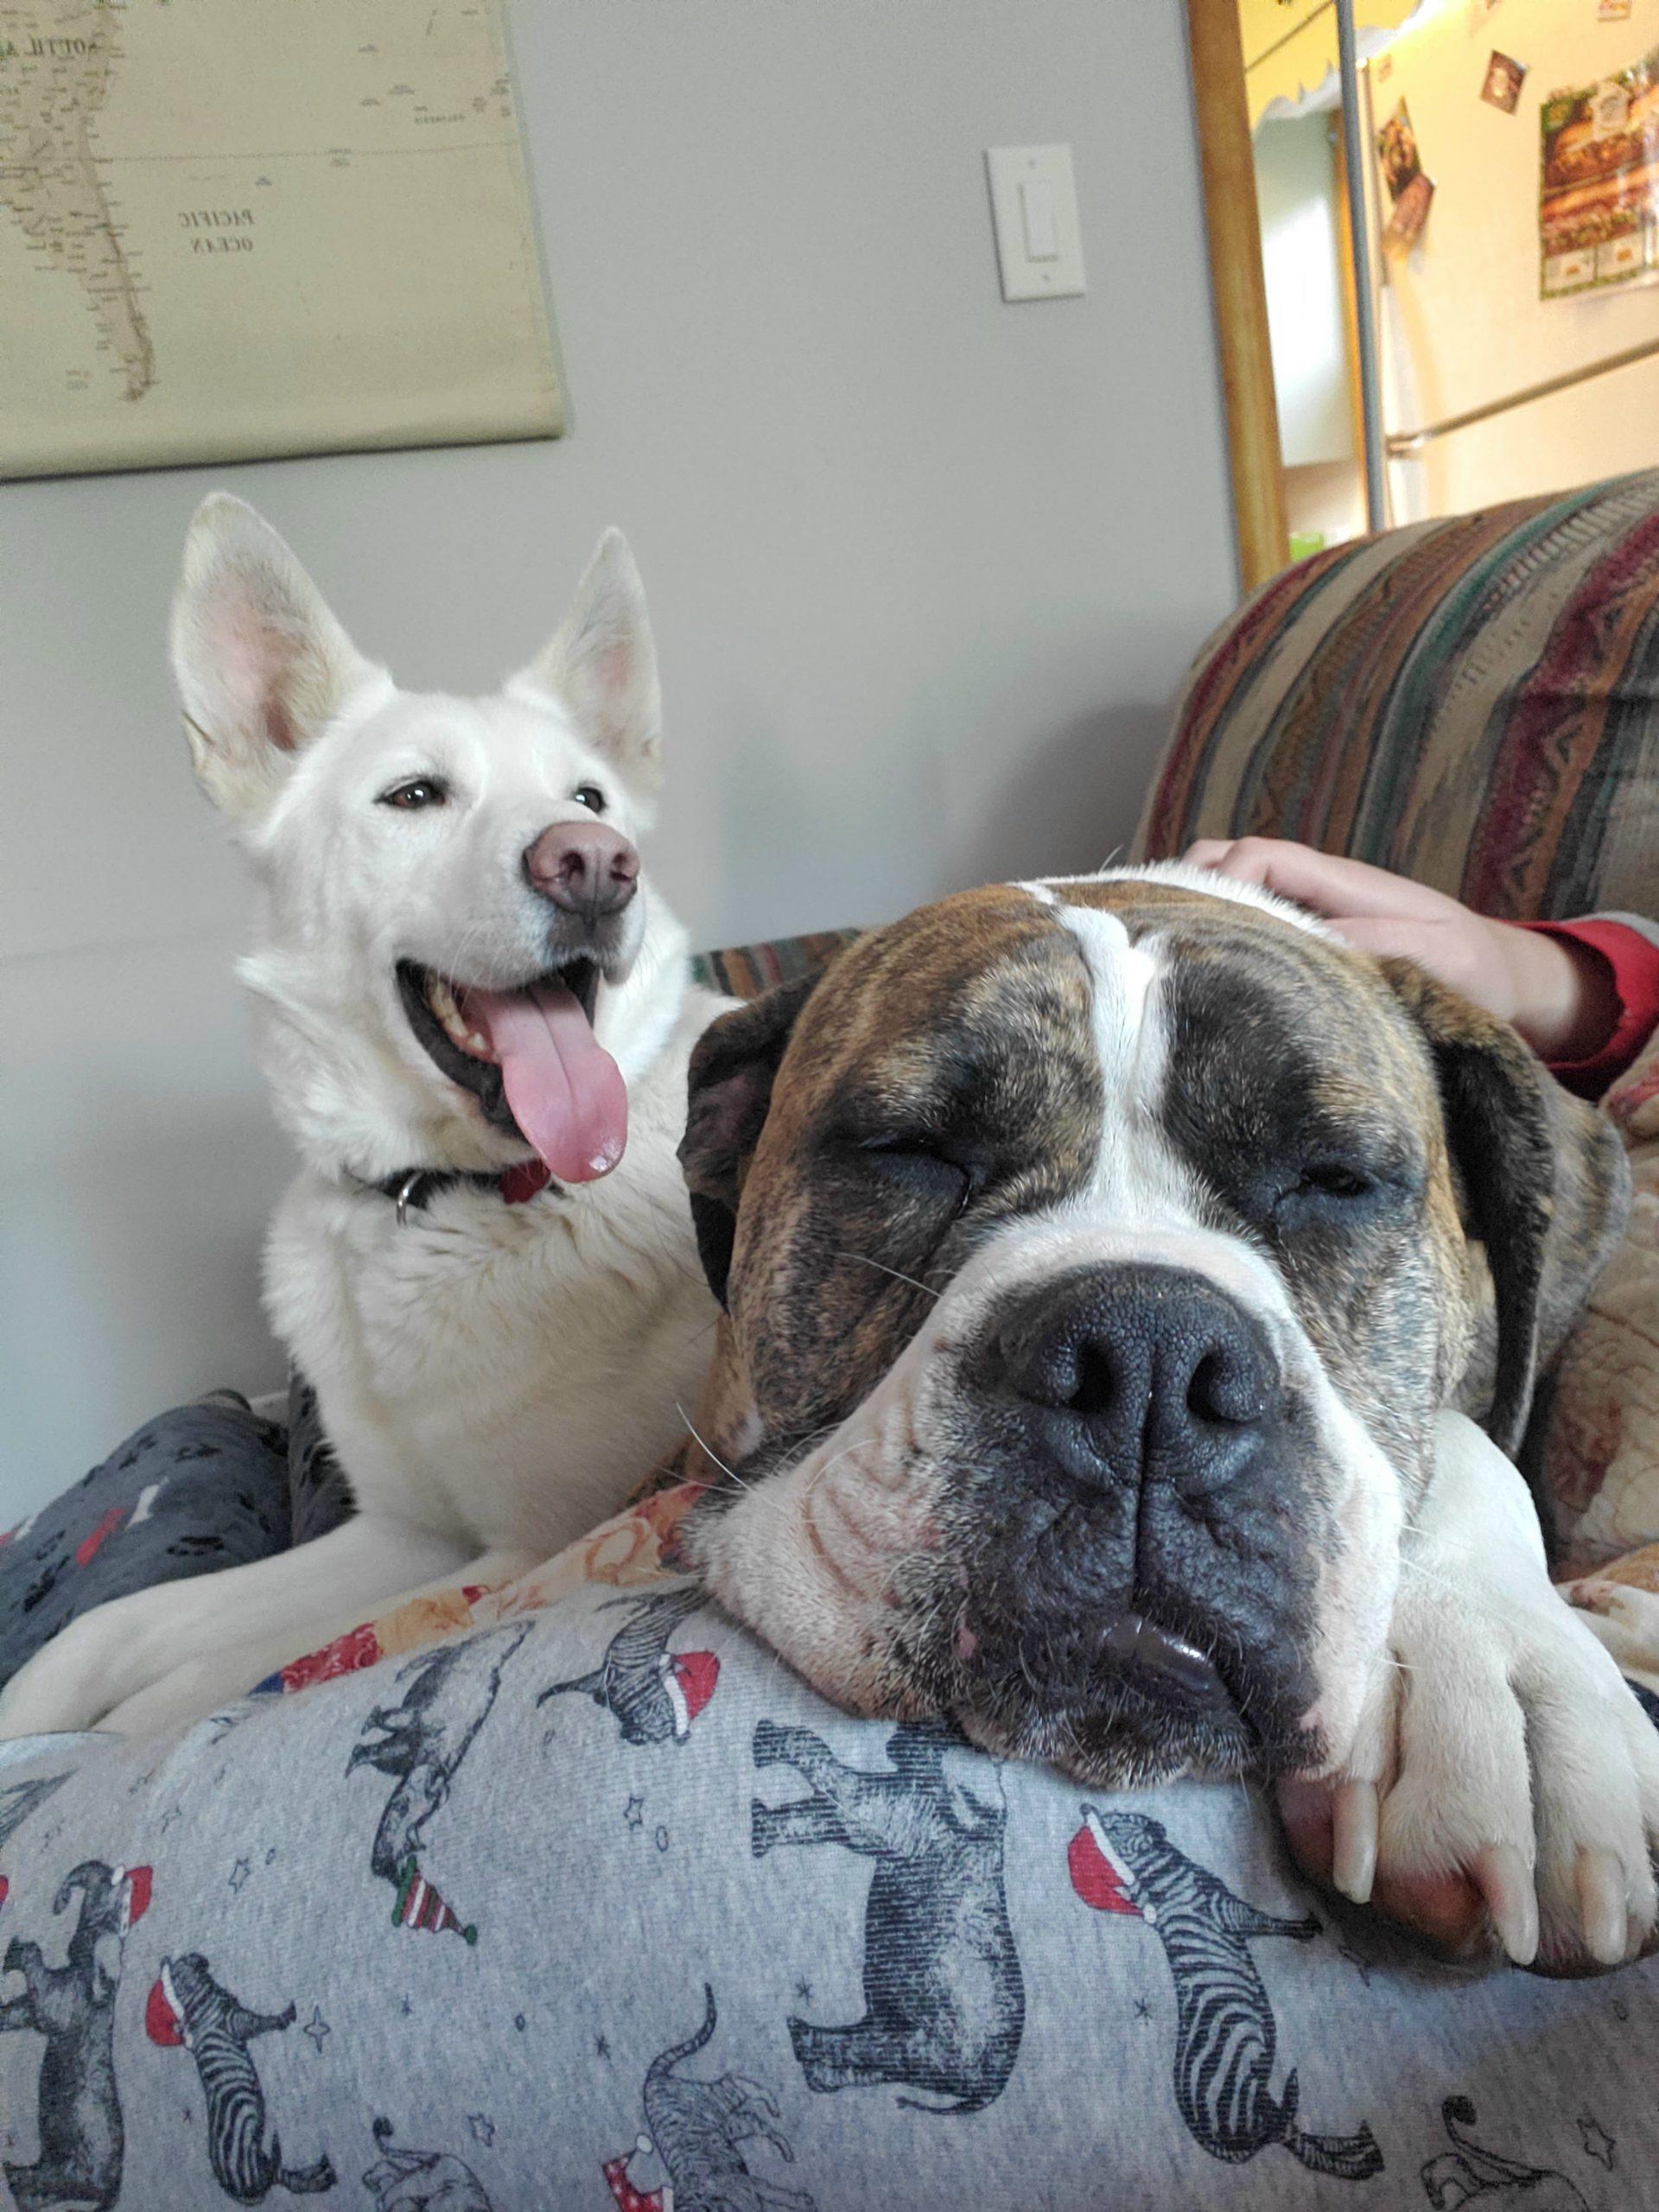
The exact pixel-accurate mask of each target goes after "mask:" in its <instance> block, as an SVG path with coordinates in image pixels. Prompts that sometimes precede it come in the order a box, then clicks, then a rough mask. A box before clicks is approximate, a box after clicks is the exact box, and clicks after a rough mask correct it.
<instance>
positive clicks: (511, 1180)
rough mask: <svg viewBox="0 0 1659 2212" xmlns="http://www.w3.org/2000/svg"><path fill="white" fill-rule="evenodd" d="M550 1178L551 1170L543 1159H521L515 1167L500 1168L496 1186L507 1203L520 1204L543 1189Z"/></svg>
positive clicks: (551, 1175) (551, 1176)
mask: <svg viewBox="0 0 1659 2212" xmlns="http://www.w3.org/2000/svg"><path fill="white" fill-rule="evenodd" d="M552 1180H553V1170H552V1169H551V1168H550V1166H548V1164H547V1162H546V1161H545V1160H520V1161H519V1162H518V1166H516V1167H506V1168H504V1169H503V1170H502V1172H501V1177H500V1180H499V1183H498V1184H497V1185H496V1187H497V1189H498V1190H499V1192H500V1193H501V1196H502V1197H503V1198H504V1199H505V1201H506V1203H507V1205H510V1206H521V1205H524V1201H525V1199H526V1198H534V1197H535V1195H536V1193H537V1191H544V1190H545V1189H546V1188H547V1186H548V1185H549V1184H550V1182H551V1181H552Z"/></svg>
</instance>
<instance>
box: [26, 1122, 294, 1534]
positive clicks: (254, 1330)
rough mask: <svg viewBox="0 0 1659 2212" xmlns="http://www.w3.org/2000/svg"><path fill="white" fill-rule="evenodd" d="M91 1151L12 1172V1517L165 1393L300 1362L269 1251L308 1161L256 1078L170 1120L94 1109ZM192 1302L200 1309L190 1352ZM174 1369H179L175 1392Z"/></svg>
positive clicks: (246, 1384)
mask: <svg viewBox="0 0 1659 2212" xmlns="http://www.w3.org/2000/svg"><path fill="white" fill-rule="evenodd" d="M64 1156H65V1157H66V1158H69V1157H73V1156H75V1155H74V1154H72V1153H71V1152H70V1151H69V1149H68V1148H67V1147H66V1152H65V1155H64ZM79 1157H80V1158H81V1159H82V1160H84V1161H86V1162H95V1163H96V1165H95V1168H93V1169H91V1170H90V1171H89V1172H87V1173H83V1174H81V1175H79V1177H76V1178H73V1179H69V1178H66V1177H65V1176H64V1175H63V1174H62V1173H54V1172H52V1171H51V1170H50V1169H49V1168H48V1170H47V1171H46V1172H41V1166H40V1165H39V1164H38V1163H36V1164H35V1166H34V1167H32V1168H31V1169H29V1170H28V1171H27V1172H22V1173H15V1174H12V1175H10V1176H8V1177H7V1178H5V1179H4V1181H3V1183H0V1215H3V1217H4V1219H5V1222H6V1224H7V1235H6V1240H5V1241H6V1245H7V1248H8V1250H7V1254H6V1257H5V1261H4V1263H3V1265H0V1306H3V1307H4V1309H5V1311H6V1314H7V1317H8V1318H7V1324H6V1341H5V1344H4V1345H3V1347H0V1376H3V1378H4V1382H3V1388H0V1398H3V1402H4V1403H5V1405H6V1409H7V1411H6V1435H5V1439H4V1451H3V1456H0V1528H4V1527H7V1526H9V1525H10V1522H12V1521H14V1520H15V1519H16V1518H18V1517H19V1516H20V1515H21V1514H22V1513H24V1512H27V1511H30V1510H33V1508H34V1507H35V1505H37V1504H40V1503H42V1502H43V1501H44V1500H45V1499H46V1498H48V1497H52V1496H54V1495H55V1494H56V1493H57V1492H58V1491H60V1490H62V1489H64V1488H65V1487H66V1486H67V1484H69V1483H71V1482H73V1480H75V1479H76V1478H78V1477H79V1475H80V1474H82V1473H83V1472H84V1471H85V1470H86V1467H87V1466H89V1465H92V1464H93V1463H94V1462H95V1461H96V1460H97V1459H99V1457H100V1456H101V1455H102V1454H103V1453H104V1452H106V1451H108V1450H109V1449H110V1447H111V1446H112V1445H114V1444H115V1443H117V1442H118V1440H119V1439H120V1438H121V1437H123V1436H124V1435H125V1434H126V1433H127V1432H128V1430H129V1429H130V1428H131V1427H134V1426H135V1425H136V1423H137V1422H138V1421H143V1420H144V1419H146V1418H147V1417H148V1416H149V1415H150V1414H156V1413H159V1412H160V1411H161V1410H162V1404H163V1402H166V1401H169V1400H170V1401H171V1402H182V1401H184V1400H186V1399H188V1398H190V1397H193V1396H194V1395H198V1394H199V1393H200V1392H201V1391H203V1390H207V1389H213V1388H214V1387H215V1386H217V1385H219V1384H226V1383H228V1384H229V1385H230V1386H231V1387H232V1388H233V1389H239V1390H242V1391H245V1392H246V1393H248V1394H249V1395H257V1393H258V1392H260V1391H262V1390H268V1389H275V1388H276V1387H277V1385H278V1383H280V1382H281V1380H282V1378H283V1368H284V1363H283V1357H282V1354H281V1352H280V1351H279V1350H278V1349H277V1344H276V1343H275V1341H274V1340H273V1338H271V1336H270V1332H269V1331H268V1329H267V1328H266V1326H265V1323H264V1316H263V1314H262V1313H261V1310H260V1305H259V1272H260V1269H259V1255H260V1248H261V1245H262V1243H263V1241H264V1230H265V1224H266V1221H267V1218H268V1217H269V1215H270V1211H271V1208H272V1207H273V1205H275V1203H276V1201H277V1197H278V1196H279V1195H280V1193H281V1191H282V1189H283V1185H284V1183H285V1182H286V1181H287V1179H288V1177H289V1174H290V1173H292V1168H293V1160H292V1155H291V1154H290V1152H289V1147H288V1146H287V1144H286V1142H285V1141H284V1140H283V1137H282V1136H281V1135H280V1134H279V1132H278V1131H277V1129H276V1128H275V1127H274V1125H273V1123H272V1122H271V1119H270V1110H269V1109H268V1108H267V1106H266V1104H265V1102H264V1096H263V1093H262V1090H260V1088H259V1087H258V1086H257V1083H256V1082H255V1081H250V1083H249V1086H248V1090H247V1094H246V1096H245V1098H244V1099H216V1100H200V1099H198V1100H196V1101H194V1102H193V1103H191V1104H190V1105H189V1107H188V1110H187V1111H181V1112H179V1113H177V1114H175V1116H172V1117H171V1119H170V1120H169V1121H168V1122H166V1124H165V1126H163V1125H162V1117H161V1116H158V1115H157V1114H156V1111H155V1110H154V1109H153V1107H152V1106H151V1105H150V1103H149V1102H148V1101H146V1102H143V1103H142V1104H139V1105H138V1106H137V1110H134V1111H132V1112H131V1113H130V1114H129V1115H127V1116H123V1115H122V1114H120V1113H112V1112H106V1113H101V1114H99V1115H97V1116H95V1117H89V1126H88V1129H87V1133H86V1149H85V1150H84V1151H82V1152H81V1153H80V1154H79ZM111 1192H119V1193H120V1199H119V1203H118V1204H111V1203H110V1202H109V1194H110V1193H111ZM181 1313H186V1314H188V1315H189V1316H191V1317H192V1319H193V1321H194V1324H195V1325H194V1327H193V1328H192V1330H191V1332H190V1342H189V1348H188V1353H187V1356H186V1357H184V1358H183V1359H182V1360H181V1357H180V1343H179V1333H180V1332H179V1319H180V1315H181ZM160 1375H168V1376H171V1377H172V1378H173V1380H172V1382H171V1383H170V1385H169V1388H168V1390H166V1391H164V1392H162V1393H160V1394H159V1395H158V1392H157V1387H156V1376H160ZM66 1408H72V1409H73V1410H72V1411H71V1412H70V1413H69V1414H68V1415H67V1417H66V1410H65V1409H66Z"/></svg>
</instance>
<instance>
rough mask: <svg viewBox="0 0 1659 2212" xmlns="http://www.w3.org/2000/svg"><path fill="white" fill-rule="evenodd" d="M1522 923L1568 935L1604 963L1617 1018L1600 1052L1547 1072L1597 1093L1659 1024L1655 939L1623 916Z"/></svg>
mask: <svg viewBox="0 0 1659 2212" xmlns="http://www.w3.org/2000/svg"><path fill="white" fill-rule="evenodd" d="M1521 926H1522V928H1524V929H1535V930H1538V931H1541V932H1542V933H1543V935H1545V936H1546V937H1555V938H1570V939H1571V940H1572V942H1573V944H1582V945H1586V946H1587V947H1588V948H1589V950H1591V951H1592V952H1593V953H1595V954H1597V955H1598V956H1599V958H1600V959H1601V960H1603V961H1604V962H1605V963H1606V967H1607V970H1608V973H1609V975H1610V976H1611V978H1612V985H1613V990H1614V993H1615V995H1616V996H1617V997H1618V1020H1616V1021H1615V1022H1614V1024H1613V1028H1612V1033H1611V1036H1610V1037H1609V1038H1608V1039H1607V1041H1606V1043H1605V1045H1603V1046H1602V1047H1601V1050H1600V1051H1599V1052H1595V1053H1593V1054H1592V1056H1591V1057H1590V1058H1588V1059H1587V1060H1562V1061H1558V1062H1554V1063H1552V1065H1551V1067H1550V1073H1551V1074H1552V1075H1553V1076H1554V1077H1555V1078H1556V1080H1557V1081H1558V1082H1560V1083H1564V1084H1566V1085H1567V1089H1568V1090H1571V1091H1574V1092H1576V1093H1577V1095H1578V1096H1580V1098H1599V1097H1600V1096H1601V1094H1602V1092H1603V1091H1604V1090H1606V1088H1607V1086H1608V1084H1610V1083H1615V1082H1617V1081H1618V1077H1620V1076H1622V1075H1623V1074H1624V1071H1625V1069H1626V1068H1627V1067H1629V1065H1630V1062H1631V1061H1632V1060H1633V1059H1634V1058H1636V1056H1637V1053H1638V1052H1640V1051H1641V1050H1642V1047H1643V1046H1644V1045H1645V1044H1646V1043H1647V1041H1648V1039H1649V1037H1651V1036H1652V1034H1653V1033H1654V1031H1655V1030H1656V1029H1659V944H1655V943H1654V942H1653V940H1652V939H1651V938H1648V937H1644V936H1643V933H1642V931H1640V930H1635V929H1631V928H1630V926H1629V925H1628V924H1627V923H1624V922H1609V921H1601V920H1598V919H1594V918H1592V919H1590V920H1587V921H1582V922H1526V923H1522V925H1521Z"/></svg>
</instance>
